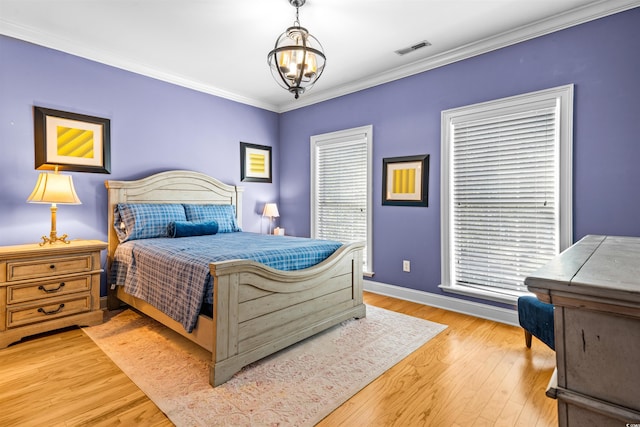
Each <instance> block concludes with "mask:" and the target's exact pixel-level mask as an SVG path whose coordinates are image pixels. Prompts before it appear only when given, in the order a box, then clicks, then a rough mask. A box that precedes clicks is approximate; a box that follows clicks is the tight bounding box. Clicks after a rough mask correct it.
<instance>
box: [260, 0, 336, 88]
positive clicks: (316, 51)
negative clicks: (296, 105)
mask: <svg viewBox="0 0 640 427" xmlns="http://www.w3.org/2000/svg"><path fill="white" fill-rule="evenodd" d="M305 2H306V0H289V3H291V5H292V6H293V7H295V8H296V20H295V21H294V23H293V26H292V27H289V28H287V30H286V31H285V32H284V33H282V34H280V37H278V39H277V40H276V45H275V48H274V49H273V50H272V51H271V52H269V55H267V62H268V63H269V68H271V74H273V78H274V79H275V80H276V82H278V84H279V85H280V86H282V87H283V88H284V89H287V90H288V91H289V92H291V93H293V94H294V96H295V98H296V99H298V97H299V96H300V95H302V94H303V93H304V92H305V91H306V90H308V89H311V87H312V86H313V85H314V84H315V82H317V81H318V79H319V78H320V75H322V71H324V65H325V61H326V57H325V55H324V52H323V51H322V45H321V44H320V42H319V41H318V39H316V38H315V37H314V36H312V35H311V34H309V31H307V29H306V28H304V27H301V26H300V21H299V18H298V10H299V8H300V7H302V6H303V5H304V4H305Z"/></svg>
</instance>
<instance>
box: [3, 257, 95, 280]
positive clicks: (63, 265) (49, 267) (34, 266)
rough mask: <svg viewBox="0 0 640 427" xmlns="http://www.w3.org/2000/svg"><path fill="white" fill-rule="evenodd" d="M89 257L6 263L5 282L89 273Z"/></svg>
mask: <svg viewBox="0 0 640 427" xmlns="http://www.w3.org/2000/svg"><path fill="white" fill-rule="evenodd" d="M91 268H92V265H91V255H90V254H87V255H76V256H64V257H51V258H40V259H34V260H22V261H20V260H18V261H9V262H7V281H8V282H11V281H16V280H25V279H36V278H39V277H50V276H55V275H62V274H70V273H82V272H88V271H91Z"/></svg>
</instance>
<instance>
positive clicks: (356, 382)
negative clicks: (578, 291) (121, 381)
mask: <svg viewBox="0 0 640 427" xmlns="http://www.w3.org/2000/svg"><path fill="white" fill-rule="evenodd" d="M445 328H446V326H444V325H440V324H437V323H433V322H429V321H426V320H422V319H418V318H415V317H411V316H407V315H404V314H400V313H395V312H393V311H388V310H384V309H381V308H377V307H373V306H367V317H366V318H364V319H360V320H355V319H353V320H348V321H346V322H343V323H342V324H340V325H337V326H334V327H333V328H331V329H329V330H327V331H325V332H322V333H320V334H318V335H316V336H314V337H311V338H308V339H306V340H304V341H302V342H301V343H298V344H295V345H293V346H291V347H289V348H287V349H285V350H282V351H280V352H278V353H276V354H274V355H272V356H269V357H266V358H264V359H262V360H260V361H258V362H256V363H253V364H251V365H249V366H247V367H245V368H244V369H243V370H242V371H240V372H239V373H237V374H236V375H235V376H234V377H233V378H232V379H231V380H229V381H228V382H226V383H224V384H222V385H220V386H218V387H216V388H212V387H211V386H210V385H209V382H208V381H209V360H210V357H211V356H210V353H208V352H207V351H205V350H203V349H201V348H200V347H198V346H196V345H195V344H193V343H191V342H190V341H189V340H187V339H185V338H184V337H182V336H180V335H179V334H176V333H175V332H173V331H171V330H170V329H168V328H165V327H164V326H162V325H160V324H159V323H157V322H156V321H154V320H152V319H150V318H148V317H146V316H144V315H142V314H139V313H137V312H135V311H132V310H125V311H123V312H121V313H119V314H117V315H115V316H114V317H112V318H111V319H109V320H108V321H107V322H105V323H104V324H102V325H99V326H93V327H90V328H84V331H85V332H86V334H87V335H89V336H90V337H91V338H92V339H93V340H94V341H95V342H96V343H97V344H98V346H99V347H100V348H101V349H102V350H103V351H104V352H105V353H106V354H107V355H108V356H109V357H110V358H111V359H112V360H113V361H114V362H115V363H116V364H117V365H118V366H119V367H120V369H122V371H123V372H125V373H126V374H127V375H128V376H129V378H131V379H132V380H133V382H135V383H136V384H137V385H138V387H140V389H141V390H142V391H143V392H144V393H145V394H146V395H147V396H149V398H150V399H151V400H152V401H153V402H154V403H155V404H156V405H157V406H158V407H159V408H160V409H161V410H162V411H163V412H164V413H165V414H166V415H167V417H169V419H170V420H171V421H172V422H173V423H174V424H176V425H177V426H312V425H314V424H315V423H317V422H319V421H320V420H321V419H322V418H324V417H325V416H327V415H328V414H329V413H331V411H333V410H334V409H336V408H337V407H338V406H340V405H341V404H342V403H344V402H345V401H346V400H348V399H349V398H350V397H351V396H353V395H354V394H355V393H357V392H358V391H359V390H360V389H362V388H363V387H365V386H366V385H367V384H369V383H370V382H371V381H373V380H374V379H376V378H377V377H378V376H380V375H381V374H382V373H384V372H385V371H386V370H387V369H389V368H391V367H392V366H393V365H395V364H396V363H398V362H399V361H400V360H402V359H403V358H405V357H406V356H407V355H409V354H410V353H411V352H413V351H414V350H416V349H417V348H419V347H420V346H421V345H423V344H424V343H426V342H427V341H429V340H430V339H431V338H433V337H434V336H436V335H437V334H438V333H439V332H441V331H443V330H444V329H445Z"/></svg>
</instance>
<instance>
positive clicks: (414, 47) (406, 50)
mask: <svg viewBox="0 0 640 427" xmlns="http://www.w3.org/2000/svg"><path fill="white" fill-rule="evenodd" d="M427 46H431V43H429V42H428V41H426V40H422V41H421V42H418V43H416V44H414V45H412V46H409V47H405V48H404V49H398V50H396V51H395V52H396V53H397V54H398V55H400V56H402V55H406V54H407V53H410V52H415V51H416V50H418V49H422V48H423V47H427Z"/></svg>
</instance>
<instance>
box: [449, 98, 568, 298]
mask: <svg viewBox="0 0 640 427" xmlns="http://www.w3.org/2000/svg"><path fill="white" fill-rule="evenodd" d="M557 126H558V123H557V113H556V108H555V107H550V108H543V109H536V110H534V111H525V112H520V113H517V114H509V115H501V116H494V117H490V118H485V119H482V120H471V121H464V120H463V121H458V122H455V123H452V135H453V150H452V156H453V157H452V160H453V161H452V169H451V174H452V176H451V182H452V187H451V188H452V206H451V221H452V233H453V241H452V243H453V246H452V256H453V258H454V262H453V264H452V269H453V280H454V282H455V283H456V284H458V285H461V286H470V287H481V288H482V287H492V288H502V289H509V290H516V291H525V290H526V287H525V286H524V283H523V281H524V278H525V277H526V276H527V275H528V274H529V273H531V272H532V271H534V270H536V269H537V268H539V267H541V266H542V265H544V264H546V263H547V262H548V261H549V260H550V259H551V258H552V257H553V256H554V255H556V254H557V253H558V248H559V242H558V239H559V237H558V152H559V150H558V132H557Z"/></svg>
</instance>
